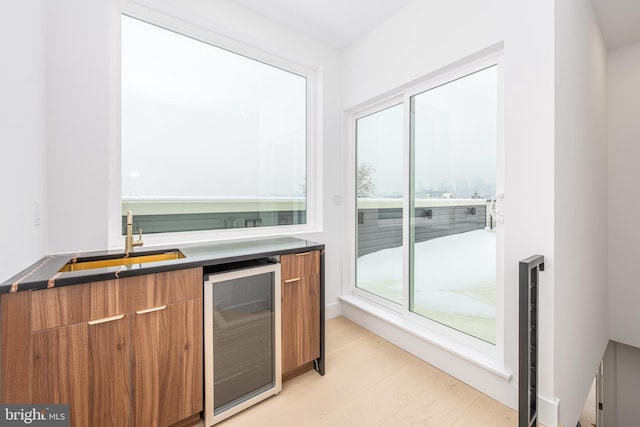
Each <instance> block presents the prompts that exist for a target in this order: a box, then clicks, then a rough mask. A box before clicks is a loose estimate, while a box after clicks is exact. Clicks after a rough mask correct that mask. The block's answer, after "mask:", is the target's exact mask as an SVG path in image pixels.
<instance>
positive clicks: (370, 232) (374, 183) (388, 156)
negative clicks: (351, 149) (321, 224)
mask: <svg viewBox="0 0 640 427" xmlns="http://www.w3.org/2000/svg"><path fill="white" fill-rule="evenodd" d="M356 144H357V147H356V150H357V177H356V183H357V197H358V200H357V213H356V214H357V224H358V227H357V239H356V240H357V248H356V254H357V258H358V262H357V268H356V276H357V277H356V286H357V287H358V288H360V289H364V290H367V291H369V292H372V293H374V294H376V295H378V296H380V297H383V298H385V299H388V300H390V301H393V302H396V303H399V304H401V303H402V234H403V233H402V197H403V192H402V186H403V179H402V178H403V177H402V168H403V166H402V163H403V162H402V159H403V154H402V153H403V106H402V104H399V105H396V106H393V107H390V108H387V109H386V110H382V111H378V112H376V113H374V114H371V115H369V116H366V117H363V118H361V119H358V120H357V121H356Z"/></svg>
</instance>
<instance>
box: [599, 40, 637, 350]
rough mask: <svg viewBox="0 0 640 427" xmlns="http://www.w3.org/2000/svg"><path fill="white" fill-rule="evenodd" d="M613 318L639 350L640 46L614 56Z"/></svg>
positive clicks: (615, 332) (610, 72) (614, 334)
mask: <svg viewBox="0 0 640 427" xmlns="http://www.w3.org/2000/svg"><path fill="white" fill-rule="evenodd" d="M607 82H608V86H607V90H608V102H609V105H608V107H609V110H608V120H609V124H608V137H609V221H608V224H609V228H608V230H609V314H610V334H611V339H612V340H615V341H618V342H621V343H625V344H629V345H632V346H635V347H640V328H638V325H639V324H640V310H639V309H638V301H640V286H638V283H639V280H638V272H637V266H638V257H637V255H638V244H639V243H638V242H640V226H639V224H638V220H637V218H636V213H637V212H638V211H640V197H638V183H640V169H638V159H640V143H639V142H638V141H640V120H639V119H638V118H639V117H640V43H635V44H632V45H628V46H624V47H621V48H619V49H616V50H613V51H610V52H609V56H608V68H607Z"/></svg>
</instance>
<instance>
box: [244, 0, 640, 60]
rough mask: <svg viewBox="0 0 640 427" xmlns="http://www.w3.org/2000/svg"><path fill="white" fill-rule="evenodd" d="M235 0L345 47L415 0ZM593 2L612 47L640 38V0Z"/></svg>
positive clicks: (602, 28) (599, 0)
mask: <svg viewBox="0 0 640 427" xmlns="http://www.w3.org/2000/svg"><path fill="white" fill-rule="evenodd" d="M232 1H235V2H236V3H238V4H241V5H243V6H245V7H247V8H249V9H252V10H253V11H255V12H257V13H259V14H261V15H264V16H266V17H268V18H270V19H272V20H274V21H276V22H279V23H280V24H283V25H286V26H288V27H291V28H293V29H294V30H297V31H299V32H301V33H303V34H306V35H307V36H309V37H311V38H313V39H316V40H318V41H321V42H323V43H326V44H328V45H329V46H332V47H335V48H337V49H339V50H342V49H344V48H346V47H348V46H349V45H351V44H352V43H354V42H355V41H357V40H358V39H360V38H361V37H362V36H364V35H365V34H367V33H368V32H369V31H371V30H372V29H374V28H375V27H377V26H378V25H379V24H381V23H382V22H383V21H385V20H386V19H387V18H389V17H390V16H391V15H393V14H395V13H396V12H397V11H398V10H400V9H402V8H403V7H405V6H406V5H407V4H409V3H411V2H412V1H413V0H322V1H320V0H232ZM559 1H564V0H559ZM591 4H592V5H593V8H594V10H595V12H596V16H597V19H598V22H599V24H600V28H601V31H602V35H603V37H604V39H605V43H606V44H607V48H608V49H615V48H618V47H620V46H623V45H625V44H629V43H634V42H638V41H640V0H591Z"/></svg>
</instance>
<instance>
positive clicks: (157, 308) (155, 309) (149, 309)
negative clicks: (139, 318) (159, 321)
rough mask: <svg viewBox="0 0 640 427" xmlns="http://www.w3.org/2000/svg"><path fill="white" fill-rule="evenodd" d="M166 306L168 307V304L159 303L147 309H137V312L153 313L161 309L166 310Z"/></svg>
mask: <svg viewBox="0 0 640 427" xmlns="http://www.w3.org/2000/svg"><path fill="white" fill-rule="evenodd" d="M165 308H167V306H166V305H159V306H157V307H153V308H147V309H146V310H138V311H136V314H145V313H151V312H154V311H161V310H164V309H165Z"/></svg>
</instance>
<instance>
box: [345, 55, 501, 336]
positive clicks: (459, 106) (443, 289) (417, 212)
mask: <svg viewBox="0 0 640 427" xmlns="http://www.w3.org/2000/svg"><path fill="white" fill-rule="evenodd" d="M429 83H430V84H429ZM429 83H427V84H425V85H423V86H421V87H415V88H414V89H413V90H409V91H407V92H406V93H404V94H403V102H402V103H400V104H397V105H395V106H393V107H390V108H389V107H384V108H381V109H379V110H377V111H374V112H370V111H367V114H366V115H357V116H356V117H355V127H356V158H357V161H356V171H357V177H356V187H357V193H358V194H357V204H356V209H357V212H356V216H357V221H356V223H357V225H356V259H357V262H356V289H358V290H359V291H360V292H361V294H362V295H364V296H369V297H371V298H373V299H374V300H377V301H380V302H381V303H384V304H385V305H388V304H387V303H386V302H388V301H392V302H393V303H395V304H396V308H395V310H396V311H402V310H404V311H405V312H406V313H407V314H411V315H418V318H425V319H429V321H432V322H435V323H437V324H439V325H444V326H446V327H448V328H451V329H452V330H457V331H459V332H462V333H464V334H467V335H470V336H472V337H474V338H478V339H480V340H482V341H485V342H488V343H490V344H496V335H497V330H498V328H497V322H496V318H497V309H498V307H497V305H498V303H497V301H498V298H497V293H498V289H499V287H498V283H497V279H496V278H497V274H496V272H497V268H498V260H497V255H496V254H497V243H496V242H497V241H499V239H497V234H498V233H501V232H502V231H501V226H500V225H499V224H497V223H496V220H495V218H494V216H495V215H493V214H492V212H493V210H492V208H493V207H494V204H495V200H496V194H497V193H498V191H499V187H500V185H501V183H499V179H498V176H499V171H500V168H501V166H500V165H498V162H497V158H498V156H497V153H498V146H499V144H498V136H499V133H498V126H499V119H498V117H499V114H498V104H499V103H498V101H499V100H498V65H497V64H495V63H489V65H487V64H482V65H476V66H475V67H472V68H471V69H467V70H463V71H460V72H459V73H456V74H455V75H453V76H452V77H450V78H448V79H446V78H441V79H439V80H437V81H432V82H429ZM405 105H408V106H409V108H405ZM405 115H408V116H409V117H406V116H405ZM403 153H407V156H406V157H407V158H406V159H405V158H404V157H403ZM365 190H366V191H365ZM403 207H408V212H406V210H407V209H403ZM362 291H364V292H362ZM391 307H392V308H393V306H391Z"/></svg>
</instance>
